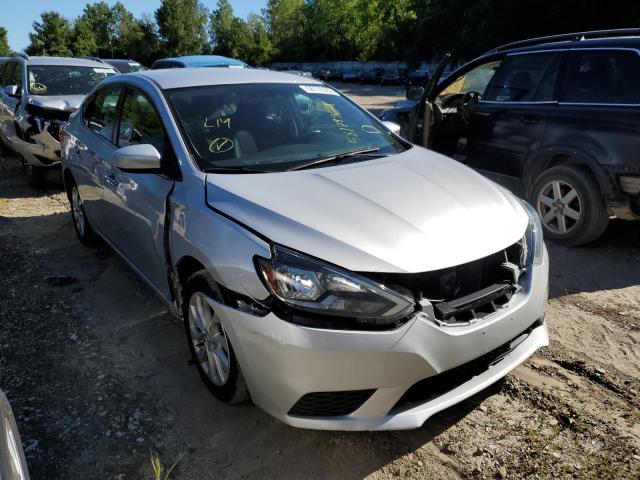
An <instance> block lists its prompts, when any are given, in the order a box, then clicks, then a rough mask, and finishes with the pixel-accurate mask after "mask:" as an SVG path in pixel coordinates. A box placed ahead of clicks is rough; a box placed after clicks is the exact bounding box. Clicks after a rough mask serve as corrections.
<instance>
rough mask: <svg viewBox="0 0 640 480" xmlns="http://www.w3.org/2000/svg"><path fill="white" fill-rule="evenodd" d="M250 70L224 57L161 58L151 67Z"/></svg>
mask: <svg viewBox="0 0 640 480" xmlns="http://www.w3.org/2000/svg"><path fill="white" fill-rule="evenodd" d="M206 67H219V68H249V65H247V64H246V63H244V62H243V61H241V60H237V59H235V58H229V57H223V56H222V55H187V56H183V57H173V58H161V59H159V60H156V61H155V62H153V64H152V65H151V70H158V69H161V68H206Z"/></svg>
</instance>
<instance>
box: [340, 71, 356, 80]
mask: <svg viewBox="0 0 640 480" xmlns="http://www.w3.org/2000/svg"><path fill="white" fill-rule="evenodd" d="M342 81H343V82H345V83H348V82H359V81H360V72H358V71H357V70H345V71H344V72H342Z"/></svg>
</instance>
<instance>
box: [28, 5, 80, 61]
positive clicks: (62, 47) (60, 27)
mask: <svg viewBox="0 0 640 480" xmlns="http://www.w3.org/2000/svg"><path fill="white" fill-rule="evenodd" d="M71 38H72V30H71V24H70V23H69V20H67V19H66V18H64V17H63V16H62V15H60V14H59V13H57V12H43V13H42V14H41V15H40V21H39V22H38V21H34V22H33V32H32V33H30V34H29V40H30V45H29V47H28V48H27V53H29V54H32V55H55V56H68V55H71V54H72V51H71V48H69V45H70V43H71V42H70V41H71Z"/></svg>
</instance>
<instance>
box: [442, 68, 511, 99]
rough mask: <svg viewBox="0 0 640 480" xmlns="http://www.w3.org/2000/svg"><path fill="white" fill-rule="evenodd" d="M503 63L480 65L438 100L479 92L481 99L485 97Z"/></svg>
mask: <svg viewBox="0 0 640 480" xmlns="http://www.w3.org/2000/svg"><path fill="white" fill-rule="evenodd" d="M501 63H502V60H494V61H492V62H487V63H483V64H482V65H478V66H477V67H475V68H473V69H471V70H469V71H468V72H466V73H465V74H463V75H461V76H460V77H458V78H457V79H456V80H455V81H454V82H453V83H452V84H450V85H449V86H448V87H447V88H445V89H444V90H443V91H442V92H440V94H439V95H438V98H442V97H446V96H448V95H455V94H461V95H462V94H465V93H468V92H477V93H479V94H480V96H481V97H483V96H484V93H485V90H486V89H487V85H488V84H489V82H490V81H491V79H492V78H493V76H494V74H495V72H496V70H497V69H498V67H500V64H501Z"/></svg>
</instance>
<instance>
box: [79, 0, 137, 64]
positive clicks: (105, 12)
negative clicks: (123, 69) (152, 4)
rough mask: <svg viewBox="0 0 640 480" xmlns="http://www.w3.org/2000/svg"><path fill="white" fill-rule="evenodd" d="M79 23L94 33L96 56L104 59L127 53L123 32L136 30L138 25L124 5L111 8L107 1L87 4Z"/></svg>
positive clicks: (117, 4) (117, 3)
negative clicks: (135, 27) (135, 26)
mask: <svg viewBox="0 0 640 480" xmlns="http://www.w3.org/2000/svg"><path fill="white" fill-rule="evenodd" d="M79 21H82V25H87V26H88V29H89V30H90V31H91V32H92V33H93V36H94V38H95V42H96V45H97V50H95V51H94V55H97V56H99V57H103V58H115V57H119V56H122V55H123V54H124V53H125V52H124V44H125V41H124V39H123V38H122V36H123V31H129V30H130V29H131V28H134V25H135V23H136V20H135V18H134V16H133V14H132V13H131V12H130V11H129V10H127V9H126V7H125V6H124V5H123V4H122V3H120V2H116V4H115V5H114V6H113V7H110V6H109V4H108V3H107V2H105V1H101V2H97V3H93V4H87V5H86V7H85V8H84V11H83V12H82V15H81V16H80V18H79V19H78V20H77V21H76V23H78V22H79Z"/></svg>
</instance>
